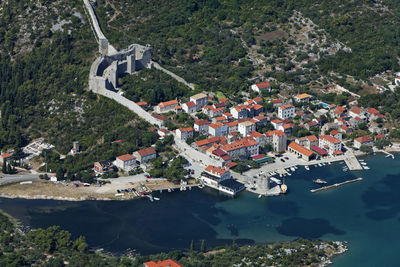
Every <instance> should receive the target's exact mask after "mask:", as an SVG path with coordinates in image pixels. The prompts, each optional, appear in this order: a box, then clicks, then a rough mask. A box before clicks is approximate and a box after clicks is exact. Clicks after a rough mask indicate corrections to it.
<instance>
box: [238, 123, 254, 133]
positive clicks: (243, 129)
mask: <svg viewBox="0 0 400 267" xmlns="http://www.w3.org/2000/svg"><path fill="white" fill-rule="evenodd" d="M238 130H239V133H241V135H242V136H243V137H246V136H247V135H248V134H250V133H252V132H254V131H255V130H256V124H255V123H254V122H251V121H244V122H240V123H239V125H238Z"/></svg>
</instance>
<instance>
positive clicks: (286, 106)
mask: <svg viewBox="0 0 400 267" xmlns="http://www.w3.org/2000/svg"><path fill="white" fill-rule="evenodd" d="M279 108H280V109H282V110H285V109H288V108H294V106H293V105H290V104H286V105H283V106H280V107H279Z"/></svg>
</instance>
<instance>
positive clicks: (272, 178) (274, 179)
mask: <svg viewBox="0 0 400 267" xmlns="http://www.w3.org/2000/svg"><path fill="white" fill-rule="evenodd" d="M269 179H270V180H271V181H272V182H274V183H276V184H282V181H281V180H279V179H277V178H275V177H270V178H269Z"/></svg>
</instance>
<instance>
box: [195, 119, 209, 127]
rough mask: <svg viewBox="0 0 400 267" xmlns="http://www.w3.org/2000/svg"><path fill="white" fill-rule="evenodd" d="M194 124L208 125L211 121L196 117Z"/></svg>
mask: <svg viewBox="0 0 400 267" xmlns="http://www.w3.org/2000/svg"><path fill="white" fill-rule="evenodd" d="M194 124H196V125H199V126H200V125H206V124H210V122H209V121H208V120H199V119H195V120H194Z"/></svg>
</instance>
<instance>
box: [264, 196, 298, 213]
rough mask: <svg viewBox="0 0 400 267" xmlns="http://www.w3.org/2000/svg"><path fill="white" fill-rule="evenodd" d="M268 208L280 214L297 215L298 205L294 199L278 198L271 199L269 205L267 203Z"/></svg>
mask: <svg viewBox="0 0 400 267" xmlns="http://www.w3.org/2000/svg"><path fill="white" fill-rule="evenodd" d="M274 202H276V203H274ZM268 210H269V211H271V212H273V213H275V214H278V215H282V216H287V217H289V216H297V215H298V214H299V205H297V204H296V203H295V202H294V201H290V200H283V199H278V200H275V201H274V200H273V201H271V203H270V205H268Z"/></svg>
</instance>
